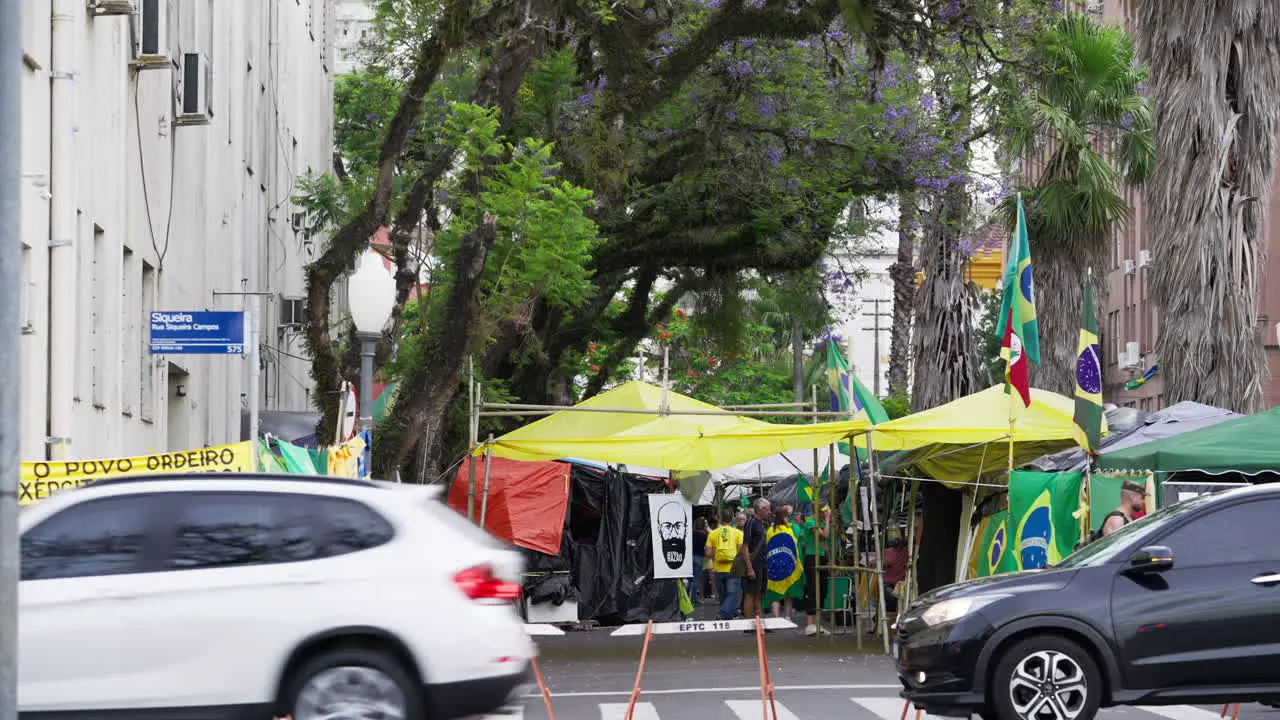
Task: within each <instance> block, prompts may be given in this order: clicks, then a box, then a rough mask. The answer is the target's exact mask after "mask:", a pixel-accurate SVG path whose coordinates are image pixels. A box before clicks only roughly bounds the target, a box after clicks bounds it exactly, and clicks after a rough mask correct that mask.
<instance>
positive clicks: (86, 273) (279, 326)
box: [22, 0, 334, 460]
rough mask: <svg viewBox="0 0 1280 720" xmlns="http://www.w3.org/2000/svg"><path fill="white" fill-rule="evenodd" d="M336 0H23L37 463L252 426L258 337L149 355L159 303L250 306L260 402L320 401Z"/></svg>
mask: <svg viewBox="0 0 1280 720" xmlns="http://www.w3.org/2000/svg"><path fill="white" fill-rule="evenodd" d="M333 2H334V0H247V1H239V2H230V1H227V0H90V1H86V0H24V2H23V8H22V9H23V13H24V16H23V33H24V35H23V62H24V65H25V69H26V75H25V79H24V83H25V84H24V86H23V96H22V101H23V119H22V123H23V125H22V127H23V137H24V144H23V154H22V172H23V195H22V238H23V253H22V256H23V278H24V280H23V282H24V287H23V306H22V318H23V319H22V323H23V327H22V332H23V336H22V352H23V362H24V365H23V397H22V457H23V459H24V460H35V459H44V458H52V459H81V458H93V457H113V456H127V455H136V454H143V453H150V452H162V451H166V450H185V449H190V448H197V447H201V446H206V445H218V444H222V443H227V442H235V441H237V440H239V439H240V438H241V414H242V411H243V409H244V408H245V407H247V406H248V404H249V397H248V388H249V386H250V378H251V375H252V364H251V362H250V361H249V360H248V359H247V357H249V355H226V356H211V355H161V354H152V353H151V351H150V348H149V339H150V338H149V333H150V324H149V321H148V318H149V316H150V313H151V312H152V311H173V312H190V311H201V310H247V311H250V313H251V315H252V316H253V318H254V321H255V322H254V324H255V325H256V327H257V328H259V330H260V343H259V347H260V353H259V354H260V362H259V363H258V367H259V368H260V371H261V372H260V374H259V377H260V382H259V383H258V385H259V390H260V395H259V398H258V399H259V401H260V407H261V408H262V409H264V410H272V409H279V410H306V409H308V408H309V407H310V405H311V393H312V385H311V382H310V379H309V377H308V367H309V362H308V361H307V360H306V359H305V357H304V356H305V350H304V345H303V342H302V338H301V335H300V326H299V322H300V320H301V312H302V301H301V298H302V296H303V268H304V267H305V264H306V263H307V262H308V261H309V260H310V259H311V258H312V257H314V256H315V254H316V253H317V250H318V244H319V238H317V237H314V236H313V235H312V233H311V231H310V229H309V228H308V227H307V222H306V218H305V217H303V216H302V214H300V213H297V212H296V211H295V208H294V207H293V205H292V203H291V197H292V195H293V193H294V190H295V187H296V184H295V183H296V178H297V177H298V176H300V175H302V174H304V173H307V172H308V171H313V170H314V171H323V170H325V169H327V167H328V164H329V162H330V158H331V152H332V132H331V117H332V103H333V100H332V97H333V92H332V87H333V74H334V64H333V25H334V12H333V7H332V4H333Z"/></svg>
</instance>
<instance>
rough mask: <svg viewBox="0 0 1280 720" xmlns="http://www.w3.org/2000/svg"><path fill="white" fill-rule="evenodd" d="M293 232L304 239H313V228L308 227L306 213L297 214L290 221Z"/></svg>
mask: <svg viewBox="0 0 1280 720" xmlns="http://www.w3.org/2000/svg"><path fill="white" fill-rule="evenodd" d="M290 225H291V226H292V227H293V231H294V232H295V233H297V234H299V235H302V236H304V237H311V228H310V226H308V225H307V214H306V213H304V212H296V213H294V214H293V216H292V219H291V221H290Z"/></svg>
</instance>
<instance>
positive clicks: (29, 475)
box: [18, 442, 254, 505]
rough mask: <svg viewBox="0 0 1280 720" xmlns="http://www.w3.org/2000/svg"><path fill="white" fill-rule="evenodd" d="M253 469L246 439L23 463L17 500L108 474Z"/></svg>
mask: <svg viewBox="0 0 1280 720" xmlns="http://www.w3.org/2000/svg"><path fill="white" fill-rule="evenodd" d="M253 471H254V467H253V451H252V450H251V449H250V445H249V443H248V442H241V443H235V444H233V445H220V446H218V447H207V448H200V449H199V450H188V451H186V452H175V453H162V454H160V455H143V456H141V457H132V458H109V459H106V460H72V461H68V462H24V463H22V474H21V476H20V477H19V481H20V482H19V490H18V502H19V504H21V505H30V504H32V503H35V502H39V501H41V500H44V499H45V498H47V497H49V496H51V495H53V494H54V493H56V492H58V491H59V490H66V489H68V488H76V487H82V486H85V485H91V484H93V483H94V482H95V481H98V480H101V479H103V478H108V477H122V476H125V475H157V474H160V473H195V472H253Z"/></svg>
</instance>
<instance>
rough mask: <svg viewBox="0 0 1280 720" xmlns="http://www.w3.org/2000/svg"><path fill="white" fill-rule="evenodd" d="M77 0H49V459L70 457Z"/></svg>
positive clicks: (74, 322)
mask: <svg viewBox="0 0 1280 720" xmlns="http://www.w3.org/2000/svg"><path fill="white" fill-rule="evenodd" d="M84 14H85V6H84V3H83V2H77V0H54V3H53V23H52V28H53V30H52V33H53V35H52V38H51V40H52V65H53V69H52V71H51V72H50V78H51V82H52V83H53V85H52V92H51V100H50V107H49V117H50V149H49V154H50V166H51V168H52V171H51V173H50V181H49V192H50V194H52V196H53V197H52V198H51V199H50V201H49V213H50V217H49V439H48V453H49V458H50V459H52V460H59V459H67V458H69V457H71V454H72V449H71V435H72V427H73V422H74V420H73V415H74V410H75V405H74V402H75V401H74V392H75V379H76V377H75V375H76V373H75V358H76V326H77V318H76V295H77V287H76V285H77V283H76V232H77V230H78V228H77V227H76V133H77V131H78V126H77V123H78V121H79V112H78V102H77V97H76V95H77V88H76V82H75V80H76V63H77V57H76V41H77V40H78V35H79V33H80V28H81V22H82V21H83V18H84Z"/></svg>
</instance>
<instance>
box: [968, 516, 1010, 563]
mask: <svg viewBox="0 0 1280 720" xmlns="http://www.w3.org/2000/svg"><path fill="white" fill-rule="evenodd" d="M1008 520H1009V511H1008V510H1001V511H999V512H997V513H995V514H994V515H989V516H987V517H985V518H983V519H982V522H981V523H980V524H979V525H978V530H977V532H975V533H974V546H973V552H972V553H971V554H970V556H969V575H968V577H971V578H974V577H987V576H988V575H995V574H996V573H997V572H999V567H1000V559H1001V558H1003V557H1004V552H1005V548H1006V547H1007V546H1008V544H1009V529H1008Z"/></svg>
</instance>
